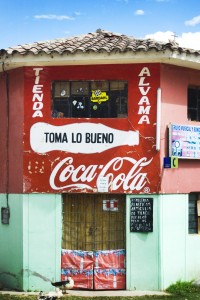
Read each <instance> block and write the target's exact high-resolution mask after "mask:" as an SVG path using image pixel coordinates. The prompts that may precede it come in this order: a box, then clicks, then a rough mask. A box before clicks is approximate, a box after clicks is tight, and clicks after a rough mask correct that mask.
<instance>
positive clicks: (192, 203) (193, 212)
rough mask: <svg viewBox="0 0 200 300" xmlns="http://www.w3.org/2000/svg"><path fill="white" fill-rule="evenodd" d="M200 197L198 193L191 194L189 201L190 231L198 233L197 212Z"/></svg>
mask: <svg viewBox="0 0 200 300" xmlns="http://www.w3.org/2000/svg"><path fill="white" fill-rule="evenodd" d="M198 199H199V194H198V193H191V194H189V203H188V231H189V233H191V234H192V233H193V234H194V233H198V213H197V203H198V202H197V201H198Z"/></svg>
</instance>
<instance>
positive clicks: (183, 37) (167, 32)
mask: <svg viewBox="0 0 200 300" xmlns="http://www.w3.org/2000/svg"><path fill="white" fill-rule="evenodd" d="M0 4H1V18H0V49H3V48H6V47H9V46H15V45H19V44H26V43H32V42H37V41H44V40H51V39H56V38H63V37H70V36H76V35H81V34H86V33H88V32H95V31H96V30H97V29H98V28H101V29H104V30H108V31H112V32H117V33H123V34H126V35H129V36H133V37H136V38H146V37H151V38H155V39H158V40H169V39H173V38H174V37H173V35H176V36H177V37H176V41H177V42H179V43H180V45H181V46H185V47H190V48H196V49H200V0H55V1H52V0H9V1H4V0H0Z"/></svg>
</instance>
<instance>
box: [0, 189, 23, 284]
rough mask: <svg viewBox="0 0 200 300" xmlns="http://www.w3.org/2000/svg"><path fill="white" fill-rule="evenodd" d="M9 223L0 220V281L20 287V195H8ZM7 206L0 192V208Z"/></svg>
mask: <svg viewBox="0 0 200 300" xmlns="http://www.w3.org/2000/svg"><path fill="white" fill-rule="evenodd" d="M8 203H9V206H10V223H9V225H7V224H6V225H3V224H2V223H1V222H0V282H2V283H3V286H4V287H8V288H14V289H19V290H21V289H22V286H23V280H22V268H23V238H22V232H23V222H22V196H21V195H9V196H8ZM6 206H7V199H6V195H5V194H0V209H1V207H6Z"/></svg>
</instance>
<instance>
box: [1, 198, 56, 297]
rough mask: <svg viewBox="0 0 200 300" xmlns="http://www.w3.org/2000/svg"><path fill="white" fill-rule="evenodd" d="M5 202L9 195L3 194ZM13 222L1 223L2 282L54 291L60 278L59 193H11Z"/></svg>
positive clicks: (10, 203)
mask: <svg viewBox="0 0 200 300" xmlns="http://www.w3.org/2000/svg"><path fill="white" fill-rule="evenodd" d="M0 205H1V207H2V206H5V205H6V196H5V195H1V196H0ZM9 206H10V224H9V225H2V224H0V236H1V247H0V281H2V282H3V284H4V286H6V287H10V288H16V289H19V290H25V291H27V290H32V291H34V290H38V291H39V290H43V291H48V290H51V289H52V290H53V286H52V285H51V281H54V280H60V273H61V234H62V201H61V196H60V195H52V194H46V195H45V194H32V195H31V194H25V195H9Z"/></svg>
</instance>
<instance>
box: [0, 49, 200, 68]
mask: <svg viewBox="0 0 200 300" xmlns="http://www.w3.org/2000/svg"><path fill="white" fill-rule="evenodd" d="M2 63H3V64H4V68H1V70H0V72H2V71H3V69H4V70H11V69H15V68H19V67H24V66H60V65H62V66H63V65H98V64H127V63H131V64H134V63H166V64H171V65H176V66H181V67H187V68H192V69H197V70H200V56H199V55H196V54H195V53H187V52H182V53H180V52H178V51H171V50H165V51H156V50H149V51H137V52H133V51H126V52H119V51H116V52H110V53H108V52H101V53H99V52H98V53H97V52H93V51H90V52H86V53H83V52H81V51H77V52H75V53H67V52H64V53H63V54H58V53H56V52H54V53H51V54H46V53H44V52H41V53H39V54H37V55H34V54H32V53H29V54H26V55H21V54H19V53H15V54H13V55H7V56H5V55H3V56H1V57H0V64H2Z"/></svg>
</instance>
